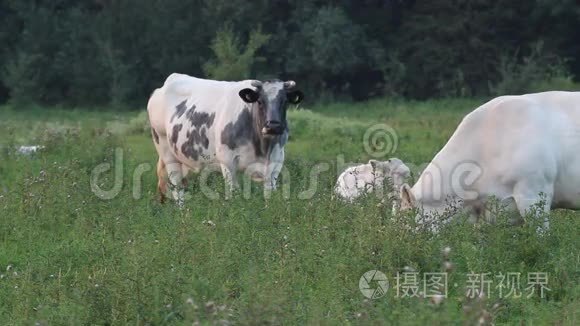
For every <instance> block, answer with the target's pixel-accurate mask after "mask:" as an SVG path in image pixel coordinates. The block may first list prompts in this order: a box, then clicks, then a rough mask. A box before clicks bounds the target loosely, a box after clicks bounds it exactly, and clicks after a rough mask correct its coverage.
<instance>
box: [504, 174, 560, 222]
mask: <svg viewBox="0 0 580 326" xmlns="http://www.w3.org/2000/svg"><path fill="white" fill-rule="evenodd" d="M553 189H554V188H553V185H552V184H548V183H547V182H546V181H545V180H544V179H543V178H541V179H538V180H534V179H530V180H522V181H518V182H517V183H516V185H515V187H514V193H513V198H514V200H515V202H516V206H517V208H518V211H519V212H520V214H521V215H522V216H524V215H525V214H527V213H529V212H531V211H533V210H532V207H533V206H534V205H537V204H538V203H542V206H541V211H540V212H537V211H534V212H535V213H537V214H541V215H543V218H544V221H543V230H541V229H538V232H539V233H541V232H543V231H547V230H548V229H549V227H550V221H549V220H548V215H549V214H548V213H549V212H550V208H551V206H552V198H553V195H554V190H553Z"/></svg>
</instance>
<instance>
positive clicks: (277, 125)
mask: <svg viewBox="0 0 580 326" xmlns="http://www.w3.org/2000/svg"><path fill="white" fill-rule="evenodd" d="M264 131H265V133H266V134H280V133H282V131H283V128H282V123H281V122H280V121H276V120H269V121H266V126H265V128H264Z"/></svg>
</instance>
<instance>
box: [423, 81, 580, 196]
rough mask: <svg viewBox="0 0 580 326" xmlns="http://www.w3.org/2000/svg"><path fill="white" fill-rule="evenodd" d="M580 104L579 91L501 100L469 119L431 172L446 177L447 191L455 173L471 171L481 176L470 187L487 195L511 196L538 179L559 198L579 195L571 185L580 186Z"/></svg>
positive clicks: (438, 157) (448, 144) (463, 121)
mask: <svg viewBox="0 0 580 326" xmlns="http://www.w3.org/2000/svg"><path fill="white" fill-rule="evenodd" d="M578 103H580V93H573V92H546V93H537V94H528V95H521V96H502V97H498V98H495V99H493V100H491V101H489V102H487V103H485V104H484V105H482V106H480V107H479V108H477V109H476V110H474V111H473V112H471V113H470V114H468V115H466V116H465V118H464V119H463V120H462V121H461V123H460V124H459V126H458V127H457V129H456V131H455V132H454V134H453V135H452V136H451V137H450V139H449V141H448V142H447V144H446V145H445V146H444V147H443V149H442V150H441V151H440V152H439V153H438V154H437V155H436V156H435V158H434V159H433V161H432V162H431V164H430V165H429V166H428V167H427V169H426V171H429V172H430V174H432V175H437V174H439V175H440V176H441V180H440V182H443V183H444V192H451V191H452V189H451V187H452V185H451V184H449V182H450V181H451V180H452V178H454V177H457V175H454V173H455V174H457V173H458V172H459V171H460V170H461V169H462V168H463V169H465V168H467V169H470V170H471V171H473V172H477V173H480V177H479V178H478V179H477V181H476V182H475V183H474V184H473V185H472V187H468V188H471V189H475V190H477V191H478V192H479V193H480V194H481V195H484V196H486V195H495V196H498V197H502V196H504V195H505V196H507V195H509V194H510V193H511V191H512V189H513V188H512V187H513V185H514V184H515V183H516V182H518V180H521V179H522V178H526V177H529V176H530V175H534V174H538V175H541V176H543V177H545V179H546V180H548V182H553V183H554V187H555V193H556V195H559V194H563V193H569V192H570V191H572V190H574V191H576V193H578V190H579V189H577V188H578V187H577V186H571V187H570V186H569V185H571V184H574V183H575V184H577V185H580V151H577V150H576V149H577V148H580V128H579V126H580V105H579V104H578ZM576 167H579V168H576ZM435 170H437V171H435ZM421 179H423V178H421ZM424 179H427V180H420V181H421V182H430V180H428V178H424ZM428 188H433V186H432V185H430V186H428ZM559 189H560V190H559ZM419 196H420V195H419ZM560 196H561V195H560ZM556 197H557V196H556ZM555 199H556V198H555ZM568 199H569V198H567V199H566V200H568Z"/></svg>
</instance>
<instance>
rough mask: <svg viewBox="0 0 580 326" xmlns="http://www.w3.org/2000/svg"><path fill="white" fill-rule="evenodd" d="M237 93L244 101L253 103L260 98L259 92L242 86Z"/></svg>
mask: <svg viewBox="0 0 580 326" xmlns="http://www.w3.org/2000/svg"><path fill="white" fill-rule="evenodd" d="M238 94H239V95H240V97H241V98H242V100H243V101H244V102H246V103H254V102H256V101H257V100H258V99H259V98H260V94H258V92H256V91H255V90H253V89H251V88H244V89H242V90H241V91H240V92H239V93H238Z"/></svg>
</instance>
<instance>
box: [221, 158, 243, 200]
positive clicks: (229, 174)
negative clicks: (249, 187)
mask: <svg viewBox="0 0 580 326" xmlns="http://www.w3.org/2000/svg"><path fill="white" fill-rule="evenodd" d="M221 170H222V175H223V177H224V180H225V184H226V189H225V190H226V195H225V197H226V199H230V198H231V197H232V193H233V192H234V190H236V189H238V186H239V185H238V180H237V177H236V169H235V167H233V166H227V165H225V164H221Z"/></svg>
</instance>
